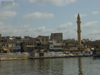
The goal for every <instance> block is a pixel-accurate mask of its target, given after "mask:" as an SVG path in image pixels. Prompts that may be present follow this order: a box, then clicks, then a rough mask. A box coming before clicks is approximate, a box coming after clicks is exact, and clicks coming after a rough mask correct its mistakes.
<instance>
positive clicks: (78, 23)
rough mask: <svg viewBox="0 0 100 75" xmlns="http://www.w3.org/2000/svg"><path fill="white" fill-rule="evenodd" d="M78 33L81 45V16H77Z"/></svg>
mask: <svg viewBox="0 0 100 75" xmlns="http://www.w3.org/2000/svg"><path fill="white" fill-rule="evenodd" d="M77 33H78V45H81V21H80V15H79V14H78V16H77Z"/></svg>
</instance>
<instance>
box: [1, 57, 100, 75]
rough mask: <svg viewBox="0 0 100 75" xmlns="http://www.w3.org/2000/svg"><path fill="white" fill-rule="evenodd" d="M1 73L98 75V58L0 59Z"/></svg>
mask: <svg viewBox="0 0 100 75" xmlns="http://www.w3.org/2000/svg"><path fill="white" fill-rule="evenodd" d="M0 73H2V75H100V58H96V59H93V57H82V58H77V57H75V58H52V59H34V60H12V61H0Z"/></svg>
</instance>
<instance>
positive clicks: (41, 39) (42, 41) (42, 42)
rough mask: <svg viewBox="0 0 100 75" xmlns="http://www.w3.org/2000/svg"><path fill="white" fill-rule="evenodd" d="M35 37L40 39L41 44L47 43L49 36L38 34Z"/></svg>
mask: <svg viewBox="0 0 100 75" xmlns="http://www.w3.org/2000/svg"><path fill="white" fill-rule="evenodd" d="M37 39H39V40H40V42H41V44H48V43H49V36H38V37H37Z"/></svg>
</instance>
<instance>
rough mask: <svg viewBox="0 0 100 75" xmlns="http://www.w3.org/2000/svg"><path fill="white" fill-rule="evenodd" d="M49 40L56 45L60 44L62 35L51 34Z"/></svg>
mask: <svg viewBox="0 0 100 75" xmlns="http://www.w3.org/2000/svg"><path fill="white" fill-rule="evenodd" d="M50 40H51V41H55V42H56V43H61V42H62V40H63V34H62V33H51V36H50Z"/></svg>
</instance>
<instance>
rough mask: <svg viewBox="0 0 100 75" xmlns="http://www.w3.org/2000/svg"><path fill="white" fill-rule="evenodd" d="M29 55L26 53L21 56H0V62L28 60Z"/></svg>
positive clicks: (11, 54)
mask: <svg viewBox="0 0 100 75" xmlns="http://www.w3.org/2000/svg"><path fill="white" fill-rule="evenodd" d="M28 57H29V54H28V53H21V54H18V53H17V54H13V53H10V54H0V60H17V59H21V60H24V59H28Z"/></svg>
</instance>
